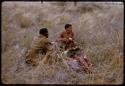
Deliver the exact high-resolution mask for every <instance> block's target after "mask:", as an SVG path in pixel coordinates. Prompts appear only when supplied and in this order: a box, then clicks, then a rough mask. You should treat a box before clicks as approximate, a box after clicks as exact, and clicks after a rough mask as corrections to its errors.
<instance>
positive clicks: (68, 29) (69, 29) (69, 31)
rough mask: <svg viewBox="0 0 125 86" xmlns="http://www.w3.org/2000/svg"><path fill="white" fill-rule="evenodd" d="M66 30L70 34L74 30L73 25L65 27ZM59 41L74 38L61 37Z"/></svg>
mask: <svg viewBox="0 0 125 86" xmlns="http://www.w3.org/2000/svg"><path fill="white" fill-rule="evenodd" d="M65 30H66V33H67V34H70V33H71V32H72V26H70V27H68V28H65ZM57 41H65V42H67V41H73V39H72V38H59V40H57Z"/></svg>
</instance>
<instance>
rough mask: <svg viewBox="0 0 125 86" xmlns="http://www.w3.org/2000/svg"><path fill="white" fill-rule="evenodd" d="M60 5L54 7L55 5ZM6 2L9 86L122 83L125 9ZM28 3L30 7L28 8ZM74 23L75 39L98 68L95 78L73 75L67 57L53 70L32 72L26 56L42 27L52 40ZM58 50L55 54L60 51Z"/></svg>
mask: <svg viewBox="0 0 125 86" xmlns="http://www.w3.org/2000/svg"><path fill="white" fill-rule="evenodd" d="M55 3H56V2H55ZM55 3H50V4H49V2H44V3H43V4H40V3H31V2H30V3H29V2H23V3H22V2H18V3H16V2H12V3H11V2H10V3H6V2H3V3H2V57H1V58H2V61H1V62H2V82H3V83H8V84H122V83H123V63H124V62H123V7H124V6H123V4H113V3H110V4H106V3H83V2H78V4H77V6H74V5H73V3H72V2H67V4H65V5H64V3H56V4H55ZM28 4H30V5H28ZM66 23H71V24H72V25H73V31H74V33H75V39H76V41H77V43H78V45H79V46H80V47H81V48H82V50H83V51H84V52H85V54H86V55H87V56H88V57H90V59H91V61H92V63H93V64H94V69H93V73H92V74H85V73H84V72H79V73H77V72H75V71H73V70H72V69H70V68H68V67H67V65H66V64H65V61H66V60H65V58H66V57H65V55H62V56H61V54H60V53H59V52H58V53H57V54H55V58H56V57H61V59H60V58H58V59H57V62H56V63H55V64H53V65H51V66H48V65H42V64H41V61H40V62H39V65H38V66H37V67H31V66H28V65H26V64H25V62H24V59H25V58H24V57H25V56H24V53H25V52H26V51H27V49H28V48H29V47H30V44H31V41H32V39H33V37H34V36H35V35H37V34H38V31H39V29H40V28H42V27H47V28H48V30H49V39H50V40H51V41H54V40H55V39H56V38H57V37H58V35H59V33H60V32H61V31H63V30H64V25H65V24H66ZM56 51H57V50H55V52H56Z"/></svg>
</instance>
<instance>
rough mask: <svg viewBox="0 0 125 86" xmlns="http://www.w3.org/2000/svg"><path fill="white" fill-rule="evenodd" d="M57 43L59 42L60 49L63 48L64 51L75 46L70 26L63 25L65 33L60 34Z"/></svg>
mask: <svg viewBox="0 0 125 86" xmlns="http://www.w3.org/2000/svg"><path fill="white" fill-rule="evenodd" d="M57 41H58V42H60V48H63V49H64V50H67V49H70V48H73V47H74V46H75V42H74V33H73V31H72V25H71V24H66V25H65V31H64V32H62V33H61V34H60V36H59V39H58V40H57Z"/></svg>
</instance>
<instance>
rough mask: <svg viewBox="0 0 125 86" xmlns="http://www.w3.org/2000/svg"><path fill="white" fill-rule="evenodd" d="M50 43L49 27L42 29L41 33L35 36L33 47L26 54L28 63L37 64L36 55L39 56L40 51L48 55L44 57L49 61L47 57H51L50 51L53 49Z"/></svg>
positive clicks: (45, 60)
mask: <svg viewBox="0 0 125 86" xmlns="http://www.w3.org/2000/svg"><path fill="white" fill-rule="evenodd" d="M50 45H51V43H50V42H49V40H48V30H47V28H42V29H40V31H39V35H38V36H36V37H34V39H33V41H32V44H31V48H30V50H29V51H28V53H27V54H26V63H28V64H32V65H33V66H36V65H37V62H36V61H35V59H36V56H38V54H39V52H41V53H42V54H45V55H46V57H45V58H44V62H47V61H48V59H47V58H48V57H50V54H51V53H50V52H51V51H52V49H51V46H50ZM44 62H43V63H44Z"/></svg>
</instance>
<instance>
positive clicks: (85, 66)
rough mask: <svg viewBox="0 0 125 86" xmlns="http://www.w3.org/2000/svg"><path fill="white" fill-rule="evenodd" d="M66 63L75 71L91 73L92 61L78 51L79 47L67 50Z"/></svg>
mask: <svg viewBox="0 0 125 86" xmlns="http://www.w3.org/2000/svg"><path fill="white" fill-rule="evenodd" d="M67 56H68V57H69V59H68V65H69V66H70V67H71V68H72V69H73V70H75V71H84V72H85V73H92V71H91V68H92V66H93V65H92V63H91V61H90V59H89V58H88V57H87V56H86V55H84V53H82V52H81V51H80V49H79V48H76V49H71V50H69V51H68V52H67Z"/></svg>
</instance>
